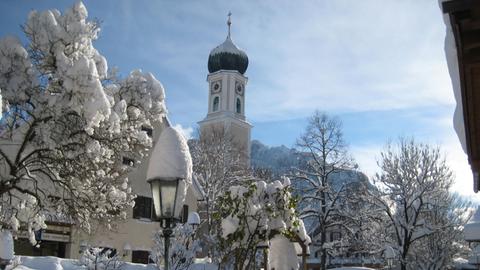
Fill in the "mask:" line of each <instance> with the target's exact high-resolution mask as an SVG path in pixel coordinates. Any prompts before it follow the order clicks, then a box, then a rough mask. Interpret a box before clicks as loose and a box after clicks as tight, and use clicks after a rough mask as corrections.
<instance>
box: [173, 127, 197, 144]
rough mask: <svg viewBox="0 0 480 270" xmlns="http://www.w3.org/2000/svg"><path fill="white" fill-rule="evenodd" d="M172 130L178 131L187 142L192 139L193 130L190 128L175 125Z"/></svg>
mask: <svg viewBox="0 0 480 270" xmlns="http://www.w3.org/2000/svg"><path fill="white" fill-rule="evenodd" d="M173 128H174V129H176V130H178V131H180V133H182V134H183V136H184V137H185V139H187V140H189V139H191V138H192V137H193V128H192V127H183V126H182V125H180V124H176V125H174V126H173Z"/></svg>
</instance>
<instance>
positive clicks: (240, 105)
mask: <svg viewBox="0 0 480 270" xmlns="http://www.w3.org/2000/svg"><path fill="white" fill-rule="evenodd" d="M237 113H242V102H241V101H240V99H239V98H237Z"/></svg>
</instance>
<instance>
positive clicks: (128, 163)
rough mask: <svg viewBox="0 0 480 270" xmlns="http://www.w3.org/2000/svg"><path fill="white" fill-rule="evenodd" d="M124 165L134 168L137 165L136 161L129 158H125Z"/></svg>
mask: <svg viewBox="0 0 480 270" xmlns="http://www.w3.org/2000/svg"><path fill="white" fill-rule="evenodd" d="M122 163H123V165H128V166H130V167H133V165H135V161H134V160H133V159H131V158H129V157H123V159H122Z"/></svg>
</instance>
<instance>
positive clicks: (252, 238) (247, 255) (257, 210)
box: [216, 178, 310, 270]
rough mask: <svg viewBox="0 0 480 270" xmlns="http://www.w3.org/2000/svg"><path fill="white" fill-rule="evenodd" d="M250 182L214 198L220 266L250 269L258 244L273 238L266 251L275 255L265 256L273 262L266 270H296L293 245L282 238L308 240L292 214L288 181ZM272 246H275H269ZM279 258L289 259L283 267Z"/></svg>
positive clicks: (294, 213)
mask: <svg viewBox="0 0 480 270" xmlns="http://www.w3.org/2000/svg"><path fill="white" fill-rule="evenodd" d="M247 180H248V179H245V181H247ZM250 183H251V184H249V185H248V186H233V187H230V189H229V191H227V192H226V193H225V194H224V195H223V196H220V197H219V198H218V200H219V209H218V212H217V213H216V217H217V218H218V219H220V220H221V235H220V237H219V238H220V240H221V241H220V247H221V250H222V251H223V257H222V262H221V264H222V266H223V267H226V266H227V265H232V266H233V268H234V269H236V270H243V269H251V268H252V267H253V266H254V263H255V254H256V251H257V246H258V244H259V243H261V242H263V243H264V244H265V243H268V242H269V240H271V239H274V240H272V241H271V242H270V250H271V251H275V253H274V254H271V255H270V256H269V257H271V258H277V260H273V261H272V263H273V264H270V266H269V268H275V269H277V270H283V269H285V270H291V269H292V268H293V269H297V268H298V260H297V257H296V252H295V249H294V248H293V243H291V242H290V241H289V240H286V239H293V238H294V236H298V237H299V238H300V239H301V240H302V241H303V242H304V243H305V244H307V245H308V244H309V243H310V238H309V237H308V235H307V234H306V232H305V228H304V226H303V222H302V221H301V220H300V219H299V218H298V217H297V214H296V212H295V207H296V200H295V199H294V198H293V197H292V196H291V193H290V180H289V179H288V178H284V181H283V183H282V182H280V181H278V180H277V181H274V182H272V183H268V184H267V183H265V182H264V181H254V179H251V181H250ZM274 244H275V245H276V246H275V247H273V246H271V245H274ZM292 250H293V251H292ZM282 251H289V252H288V253H281V252H282ZM280 257H282V258H289V260H287V261H288V263H287V264H284V263H283V262H284V261H285V260H282V259H280ZM292 258H293V259H292Z"/></svg>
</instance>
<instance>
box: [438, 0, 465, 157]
mask: <svg viewBox="0 0 480 270" xmlns="http://www.w3.org/2000/svg"><path fill="white" fill-rule="evenodd" d="M445 1H446V0H439V3H440V5H441V3H443V2H445ZM443 22H444V23H445V27H446V35H445V56H446V58H447V66H448V73H449V74H450V78H451V80H452V88H453V94H454V96H455V101H456V103H457V105H456V107H455V112H454V113H453V128H454V129H455V132H456V133H457V136H458V139H459V140H460V143H461V145H462V148H463V151H464V152H465V153H466V152H467V147H466V137H465V124H464V123H465V122H464V120H463V105H462V92H461V88H460V87H461V86H460V71H459V70H460V69H459V67H458V56H457V47H456V45H455V37H454V34H453V30H452V24H451V23H450V16H449V14H448V13H444V14H443Z"/></svg>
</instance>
